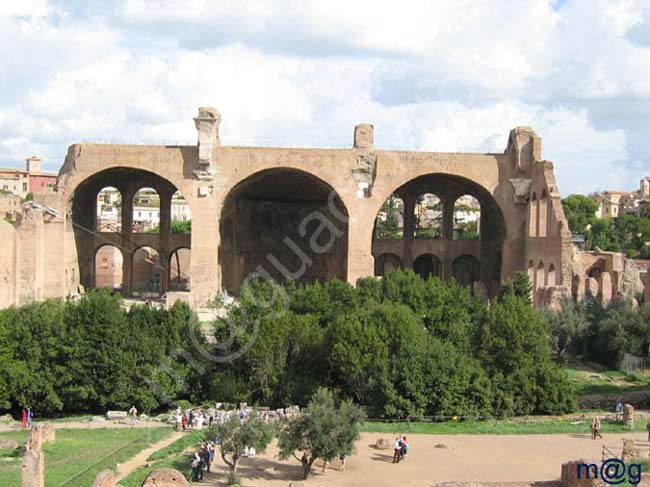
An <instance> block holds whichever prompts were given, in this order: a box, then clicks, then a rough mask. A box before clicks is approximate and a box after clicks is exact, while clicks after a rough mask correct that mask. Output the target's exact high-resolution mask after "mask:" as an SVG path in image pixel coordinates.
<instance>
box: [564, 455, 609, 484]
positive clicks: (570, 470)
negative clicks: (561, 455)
mask: <svg viewBox="0 0 650 487" xmlns="http://www.w3.org/2000/svg"><path fill="white" fill-rule="evenodd" d="M585 463H590V462H585V461H584V460H575V461H573V462H568V463H563V464H562V473H561V476H560V479H561V481H562V486H563V487H604V486H605V485H606V484H605V483H604V482H602V481H601V480H600V479H599V478H597V477H598V475H596V476H594V475H593V473H592V474H591V475H589V478H587V477H586V476H585V475H584V473H583V475H581V478H578V465H584V464H585Z"/></svg>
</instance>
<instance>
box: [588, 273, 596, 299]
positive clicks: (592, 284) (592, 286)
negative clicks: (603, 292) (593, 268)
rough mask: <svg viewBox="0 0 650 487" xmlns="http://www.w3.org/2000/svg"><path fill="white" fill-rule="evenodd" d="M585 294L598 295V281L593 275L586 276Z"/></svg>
mask: <svg viewBox="0 0 650 487" xmlns="http://www.w3.org/2000/svg"><path fill="white" fill-rule="evenodd" d="M585 294H591V295H592V296H593V297H596V296H598V281H597V280H596V278H594V277H588V278H587V279H586V281H585Z"/></svg>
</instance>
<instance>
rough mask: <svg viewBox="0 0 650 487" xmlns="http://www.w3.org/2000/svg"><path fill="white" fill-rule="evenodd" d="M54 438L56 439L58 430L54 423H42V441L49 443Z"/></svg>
mask: <svg viewBox="0 0 650 487" xmlns="http://www.w3.org/2000/svg"><path fill="white" fill-rule="evenodd" d="M54 440H56V430H55V429H54V425H53V424H51V423H46V424H44V425H42V433H41V443H48V442H50V441H54Z"/></svg>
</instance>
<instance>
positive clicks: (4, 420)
mask: <svg viewBox="0 0 650 487" xmlns="http://www.w3.org/2000/svg"><path fill="white" fill-rule="evenodd" d="M13 420H14V418H13V417H12V416H11V414H4V415H2V416H0V423H9V422H11V421H13Z"/></svg>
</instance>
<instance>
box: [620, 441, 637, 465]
mask: <svg viewBox="0 0 650 487" xmlns="http://www.w3.org/2000/svg"><path fill="white" fill-rule="evenodd" d="M637 458H639V449H638V448H637V447H636V442H635V441H634V440H623V453H622V454H621V460H623V461H624V462H629V461H632V460H636V459H637Z"/></svg>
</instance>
